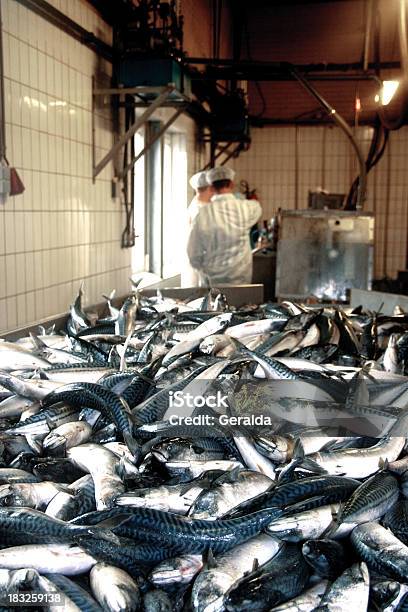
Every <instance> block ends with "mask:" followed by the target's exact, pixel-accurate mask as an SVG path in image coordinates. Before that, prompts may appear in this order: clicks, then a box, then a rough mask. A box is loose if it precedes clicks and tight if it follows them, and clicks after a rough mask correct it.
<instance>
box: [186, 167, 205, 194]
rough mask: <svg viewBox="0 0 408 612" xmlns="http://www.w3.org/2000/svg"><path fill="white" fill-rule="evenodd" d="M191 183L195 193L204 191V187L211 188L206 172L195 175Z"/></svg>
mask: <svg viewBox="0 0 408 612" xmlns="http://www.w3.org/2000/svg"><path fill="white" fill-rule="evenodd" d="M189 183H190V185H191V187H192V188H193V189H194V191H197V189H203V188H204V187H209V186H210V183H209V182H208V180H207V173H206V172H197V174H193V176H192V177H191V179H190V181H189Z"/></svg>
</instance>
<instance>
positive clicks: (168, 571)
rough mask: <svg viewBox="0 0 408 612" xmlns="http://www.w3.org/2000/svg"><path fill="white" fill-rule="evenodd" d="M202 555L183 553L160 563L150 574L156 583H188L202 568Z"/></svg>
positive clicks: (152, 580) (150, 577)
mask: <svg viewBox="0 0 408 612" xmlns="http://www.w3.org/2000/svg"><path fill="white" fill-rule="evenodd" d="M202 567H203V561H202V557H201V555H183V556H182V557H174V558H173V559H167V560H166V561H163V562H162V563H160V564H159V565H158V566H157V567H156V568H155V569H154V570H153V571H152V572H151V574H150V576H149V580H151V582H153V584H156V585H159V586H161V585H168V584H187V583H189V582H190V581H191V580H192V578H193V577H194V576H195V575H196V574H197V573H198V572H199V571H200V570H201V569H202Z"/></svg>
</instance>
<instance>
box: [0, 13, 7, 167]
mask: <svg viewBox="0 0 408 612" xmlns="http://www.w3.org/2000/svg"><path fill="white" fill-rule="evenodd" d="M3 57H4V56H3V21H2V15H1V2H0V162H1V161H2V160H3V159H5V158H6V115H5V113H6V110H5V109H6V107H5V102H4V65H3Z"/></svg>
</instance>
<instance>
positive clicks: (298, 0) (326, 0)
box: [251, 0, 364, 6]
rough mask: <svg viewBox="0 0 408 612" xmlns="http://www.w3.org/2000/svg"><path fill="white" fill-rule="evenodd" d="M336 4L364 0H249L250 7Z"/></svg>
mask: <svg viewBox="0 0 408 612" xmlns="http://www.w3.org/2000/svg"><path fill="white" fill-rule="evenodd" d="M338 2H354V3H356V2H364V0H251V5H252V6H302V5H303V6H304V5H306V6H307V5H311V4H334V3H338Z"/></svg>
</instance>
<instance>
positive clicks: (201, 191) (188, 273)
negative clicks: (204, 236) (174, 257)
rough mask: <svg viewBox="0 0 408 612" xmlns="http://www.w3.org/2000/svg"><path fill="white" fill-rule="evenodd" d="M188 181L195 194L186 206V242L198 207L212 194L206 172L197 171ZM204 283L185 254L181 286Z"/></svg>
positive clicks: (206, 202) (207, 200)
mask: <svg viewBox="0 0 408 612" xmlns="http://www.w3.org/2000/svg"><path fill="white" fill-rule="evenodd" d="M189 183H190V186H191V187H192V189H194V192H195V195H194V198H193V199H192V200H191V203H190V205H189V207H188V208H187V228H186V233H187V243H188V240H189V237H190V232H191V228H192V226H193V223H194V219H195V218H196V216H197V215H198V213H199V211H200V209H201V208H202V207H203V206H205V205H206V204H208V202H209V201H210V200H211V197H212V196H213V195H214V189H213V188H212V187H211V185H210V183H209V182H208V181H207V175H206V172H197V173H196V174H194V175H193V176H192V177H191V178H190V180H189ZM204 284H205V283H204V279H203V278H202V276H201V275H200V273H199V271H198V270H196V269H194V268H193V267H192V265H191V264H190V260H189V258H188V257H187V255H186V258H185V262H184V266H183V269H182V271H181V286H182V287H200V286H203V285H204Z"/></svg>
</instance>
